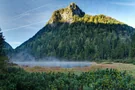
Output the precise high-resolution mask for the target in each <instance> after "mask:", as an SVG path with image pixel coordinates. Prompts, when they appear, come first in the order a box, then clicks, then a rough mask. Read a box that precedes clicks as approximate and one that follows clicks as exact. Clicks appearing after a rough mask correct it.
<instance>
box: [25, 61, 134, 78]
mask: <svg viewBox="0 0 135 90" xmlns="http://www.w3.org/2000/svg"><path fill="white" fill-rule="evenodd" d="M23 68H24V70H26V71H28V72H65V73H66V72H75V73H77V74H79V73H81V72H87V71H90V70H97V69H106V68H114V69H118V70H120V71H124V70H126V71H127V72H128V73H129V74H131V75H133V76H135V65H133V64H124V63H106V62H103V63H95V62H93V64H92V65H91V66H89V67H75V68H60V67H39V66H35V67H23Z"/></svg>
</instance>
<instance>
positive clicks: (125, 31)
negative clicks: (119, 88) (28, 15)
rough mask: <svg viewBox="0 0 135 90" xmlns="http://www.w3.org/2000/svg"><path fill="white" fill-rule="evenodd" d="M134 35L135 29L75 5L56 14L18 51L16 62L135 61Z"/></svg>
mask: <svg viewBox="0 0 135 90" xmlns="http://www.w3.org/2000/svg"><path fill="white" fill-rule="evenodd" d="M71 7H72V8H71ZM77 12H79V13H77ZM65 13H66V15H65ZM134 32H135V29H134V28H132V27H130V26H128V25H126V24H124V23H122V22H120V21H118V20H116V19H114V18H111V17H108V16H105V15H102V14H101V15H95V16H92V15H87V14H85V13H84V12H82V11H81V10H80V9H79V7H78V6H77V5H75V4H73V5H72V4H71V5H70V6H69V7H67V8H64V9H60V10H57V11H55V12H54V13H53V15H52V17H51V19H50V20H49V21H48V23H47V24H46V26H45V27H43V28H42V29H41V30H40V31H39V32H37V34H36V35H35V36H33V37H32V38H30V39H29V40H28V41H26V42H24V43H23V44H22V45H20V46H19V47H17V48H16V50H15V52H16V54H15V58H20V57H19V56H23V57H25V58H24V60H26V58H27V59H28V57H29V56H28V54H29V55H31V56H33V57H34V58H36V60H38V59H43V58H44V57H57V58H64V59H68V60H103V59H107V60H108V59H111V60H112V59H127V58H134V57H135V35H134Z"/></svg>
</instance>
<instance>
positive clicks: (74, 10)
mask: <svg viewBox="0 0 135 90" xmlns="http://www.w3.org/2000/svg"><path fill="white" fill-rule="evenodd" d="M74 15H77V16H79V17H83V16H84V15H85V13H84V12H83V11H82V10H81V9H80V8H79V7H78V6H77V5H76V4H75V3H71V4H70V5H69V6H68V7H66V8H63V9H59V10H57V11H55V12H54V13H53V15H52V17H51V19H50V20H49V22H48V23H49V24H55V23H57V22H66V23H72V22H74V18H73V17H74Z"/></svg>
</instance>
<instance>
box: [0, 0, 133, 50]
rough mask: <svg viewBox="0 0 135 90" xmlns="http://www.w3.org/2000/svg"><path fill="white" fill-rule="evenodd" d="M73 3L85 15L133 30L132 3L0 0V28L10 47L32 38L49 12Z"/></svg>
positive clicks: (112, 0) (122, 0)
mask: <svg viewBox="0 0 135 90" xmlns="http://www.w3.org/2000/svg"><path fill="white" fill-rule="evenodd" d="M71 2H75V3H76V4H77V5H78V6H79V7H80V8H81V9H82V10H83V11H84V12H85V13H86V14H90V15H96V14H105V15H107V16H111V17H113V18H115V19H117V20H119V21H122V22H124V23H126V24H128V25H130V26H132V27H135V23H134V22H135V0H0V27H1V29H2V32H3V34H4V36H5V39H6V41H7V42H8V43H9V44H10V45H11V46H12V47H13V48H15V47H17V46H19V45H20V44H21V43H23V42H24V41H26V40H28V39H29V38H30V37H32V36H33V35H35V34H36V32H38V31H39V30H40V29H41V28H42V27H44V26H45V25H46V22H47V21H48V20H49V18H50V17H51V15H52V13H53V11H55V10H57V9H60V8H65V7H67V6H68V5H69V4H70V3H71Z"/></svg>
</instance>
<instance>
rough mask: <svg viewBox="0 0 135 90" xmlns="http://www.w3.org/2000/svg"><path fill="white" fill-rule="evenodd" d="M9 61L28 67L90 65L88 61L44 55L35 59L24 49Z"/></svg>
mask: <svg viewBox="0 0 135 90" xmlns="http://www.w3.org/2000/svg"><path fill="white" fill-rule="evenodd" d="M10 61H11V62H13V63H15V64H18V65H19V66H28V67H35V66H41V67H62V68H72V67H85V66H90V65H91V62H88V61H72V60H66V59H58V58H56V57H45V58H42V59H36V58H35V57H33V56H32V55H30V54H29V53H28V52H27V51H26V50H25V51H23V52H20V53H17V54H16V55H15V56H14V57H12V58H11V59H10Z"/></svg>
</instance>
